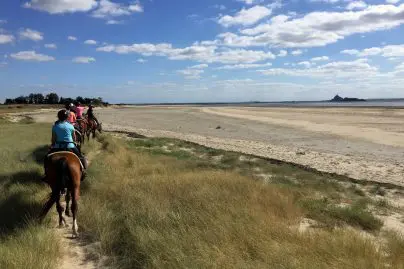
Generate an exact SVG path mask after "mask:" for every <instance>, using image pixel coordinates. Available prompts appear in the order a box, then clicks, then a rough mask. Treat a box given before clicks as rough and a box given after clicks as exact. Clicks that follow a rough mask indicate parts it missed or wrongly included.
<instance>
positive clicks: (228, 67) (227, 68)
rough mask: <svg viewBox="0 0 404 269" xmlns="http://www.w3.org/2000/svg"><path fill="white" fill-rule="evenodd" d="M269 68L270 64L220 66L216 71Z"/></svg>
mask: <svg viewBox="0 0 404 269" xmlns="http://www.w3.org/2000/svg"><path fill="white" fill-rule="evenodd" d="M269 66H272V63H265V64H234V65H224V66H220V67H218V68H216V69H218V70H234V69H251V68H260V67H269Z"/></svg>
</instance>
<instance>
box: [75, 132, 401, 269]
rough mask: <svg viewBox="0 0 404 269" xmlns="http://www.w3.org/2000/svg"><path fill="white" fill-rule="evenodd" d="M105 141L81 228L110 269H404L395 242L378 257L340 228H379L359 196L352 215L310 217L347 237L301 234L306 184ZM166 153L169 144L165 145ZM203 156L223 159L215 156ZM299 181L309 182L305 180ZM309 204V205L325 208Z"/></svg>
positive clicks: (333, 212) (330, 208) (374, 248)
mask: <svg viewBox="0 0 404 269" xmlns="http://www.w3.org/2000/svg"><path fill="white" fill-rule="evenodd" d="M101 142H102V143H103V145H104V146H103V152H105V154H101V155H100V157H99V158H97V159H96V160H95V161H94V162H93V163H92V166H91V168H90V171H89V172H90V174H89V178H88V180H87V182H86V184H87V188H88V192H91V195H89V196H87V195H84V196H83V200H82V204H81V206H82V210H83V213H82V215H81V219H80V222H81V225H82V227H83V228H84V229H85V230H86V231H87V232H88V233H89V234H90V235H91V236H92V239H93V240H94V241H98V242H100V246H101V247H100V251H101V253H100V254H102V255H105V256H108V257H110V259H109V264H110V265H111V266H112V267H117V268H399V267H397V266H399V265H401V264H402V261H401V259H400V258H397V257H400V256H399V254H400V253H399V250H398V247H397V244H398V243H394V242H393V241H392V242H391V245H389V246H386V247H383V250H382V251H380V246H378V245H376V244H375V243H374V242H373V241H372V240H371V239H370V238H367V237H363V236H361V235H360V233H358V232H355V231H354V230H352V229H346V228H344V227H345V226H344V225H342V224H347V223H349V224H352V225H353V226H354V227H357V228H361V229H364V230H370V231H374V230H377V229H379V228H380V222H379V221H378V220H377V219H375V218H374V217H373V216H372V215H371V214H370V213H369V212H367V211H366V208H367V207H368V205H369V204H370V203H371V201H370V200H368V199H365V198H364V197H363V196H360V195H358V197H360V198H358V199H357V200H355V201H354V202H352V203H351V205H350V206H349V207H347V208H346V209H344V208H341V209H337V208H335V207H334V205H333V202H334V200H332V199H330V200H329V201H327V202H326V203H324V204H321V205H320V206H318V205H316V204H314V205H312V207H313V209H312V210H309V213H310V212H311V213H312V214H313V218H314V219H316V218H318V219H319V218H323V217H324V218H325V219H326V220H324V222H326V223H327V222H328V221H331V222H338V223H334V225H332V226H340V227H341V228H338V229H322V228H317V229H310V230H309V231H307V232H299V231H298V229H297V227H298V226H299V223H300V220H301V219H302V217H304V216H305V215H306V214H307V206H304V205H303V206H302V205H301V201H303V200H302V199H303V198H305V199H306V201H307V195H306V193H305V191H306V190H305V188H306V187H304V186H302V184H296V183H293V184H291V185H289V186H288V187H287V185H286V184H285V183H274V184H263V183H262V182H261V181H257V180H252V179H251V177H249V176H245V175H243V172H242V171H241V169H240V168H238V169H236V168H234V167H233V169H230V168H226V166H223V165H222V164H220V163H214V162H209V164H210V165H209V166H208V165H207V164H208V162H207V161H206V159H205V160H200V161H197V159H196V158H197V157H195V154H191V155H190V157H189V158H190V159H183V158H182V156H178V155H177V154H176V153H175V154H174V153H173V152H175V145H173V146H170V147H171V149H174V151H171V152H168V151H164V152H161V155H160V156H158V154H157V152H156V151H157V147H156V144H157V143H155V142H154V141H152V142H150V141H147V142H146V143H144V142H145V141H136V142H128V143H129V144H128V143H127V142H125V141H123V140H118V139H112V138H111V137H103V138H102V139H101ZM160 142H161V141H160ZM160 142H159V143H160ZM132 143H136V145H135V146H134V145H133V144H132ZM167 144H172V141H169V142H168V143H167V141H164V143H160V144H159V145H160V147H162V146H166V145H167ZM128 145H129V146H128ZM145 145H147V147H146V146H145ZM181 147H184V145H183V144H182V145H181ZM146 148H148V150H146ZM203 151H204V152H205V153H206V152H209V155H210V156H218V155H217V154H216V153H217V152H216V151H213V150H205V149H203ZM187 152H188V151H187ZM194 152H195V150H194ZM197 153H198V154H199V152H197ZM223 154H226V153H225V152H220V155H223ZM207 155H208V154H207ZM230 156H231V158H229V159H227V160H225V162H226V163H233V162H238V160H239V158H237V160H236V158H233V156H234V155H233V153H231V154H230ZM222 160H223V159H222ZM205 164H206V166H205ZM233 164H234V163H233ZM271 169H272V170H273V171H277V172H278V174H277V176H278V177H281V175H282V173H284V174H283V176H285V177H287V176H289V177H292V176H293V177H299V172H300V171H299V170H298V169H295V168H293V169H294V170H292V173H291V170H287V167H282V166H281V167H278V168H276V167H275V166H273V167H271ZM288 173H290V174H288ZM301 177H302V178H303V179H304V180H307V181H308V182H311V181H310V179H309V176H308V175H303V176H301ZM313 180H315V181H317V182H323V181H324V180H325V179H324V178H323V179H321V178H320V176H318V177H316V178H314V179H313ZM334 183H335V182H331V183H330V186H328V185H326V184H325V183H324V185H326V186H320V187H317V190H325V191H330V192H334V191H336V190H338V189H339V188H340V187H339V185H338V186H337V185H334ZM299 188H300V191H299ZM313 188H314V186H313ZM353 193H354V192H353ZM312 198H313V201H315V202H312V203H319V202H318V201H317V200H316V199H314V197H312ZM324 208H326V211H327V212H326V213H323V212H322V210H324ZM319 220H320V221H321V219H319ZM336 220H338V221H336ZM375 225H376V226H377V227H376V226H375ZM330 226H331V225H330ZM389 242H390V241H389ZM393 243H394V244H393ZM389 244H390V243H389Z"/></svg>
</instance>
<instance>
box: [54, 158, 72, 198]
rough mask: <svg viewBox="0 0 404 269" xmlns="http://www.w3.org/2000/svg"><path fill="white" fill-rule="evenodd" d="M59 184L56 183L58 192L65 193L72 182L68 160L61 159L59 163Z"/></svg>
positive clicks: (57, 171)
mask: <svg viewBox="0 0 404 269" xmlns="http://www.w3.org/2000/svg"><path fill="white" fill-rule="evenodd" d="M56 175H57V182H56V191H57V192H63V191H64V189H65V188H67V185H68V182H69V180H70V171H69V167H68V165H67V159H66V158H61V159H60V160H59V161H58V163H57V170H56Z"/></svg>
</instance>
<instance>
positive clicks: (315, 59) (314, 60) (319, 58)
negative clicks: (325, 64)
mask: <svg viewBox="0 0 404 269" xmlns="http://www.w3.org/2000/svg"><path fill="white" fill-rule="evenodd" d="M329 59H330V58H328V57H327V56H321V57H314V58H311V61H313V62H321V61H328V60H329Z"/></svg>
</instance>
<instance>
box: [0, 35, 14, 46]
mask: <svg viewBox="0 0 404 269" xmlns="http://www.w3.org/2000/svg"><path fill="white" fill-rule="evenodd" d="M14 39H15V38H14V36H13V35H3V34H0V44H7V43H11V42H13V41H14Z"/></svg>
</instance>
